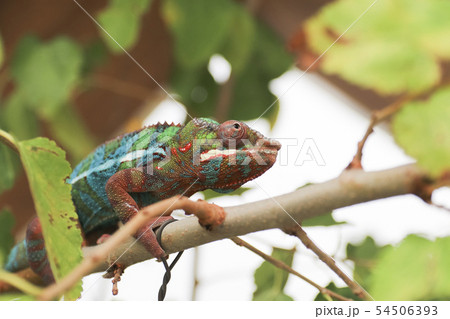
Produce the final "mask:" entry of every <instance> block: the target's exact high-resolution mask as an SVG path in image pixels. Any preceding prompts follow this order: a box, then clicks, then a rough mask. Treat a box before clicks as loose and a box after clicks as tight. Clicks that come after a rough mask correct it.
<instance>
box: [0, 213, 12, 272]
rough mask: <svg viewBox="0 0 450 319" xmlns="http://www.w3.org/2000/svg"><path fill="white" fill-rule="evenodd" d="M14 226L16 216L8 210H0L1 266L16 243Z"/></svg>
mask: <svg viewBox="0 0 450 319" xmlns="http://www.w3.org/2000/svg"><path fill="white" fill-rule="evenodd" d="M13 226H14V216H13V215H12V214H11V213H10V212H9V211H7V210H2V211H0V268H1V267H2V266H3V265H4V264H5V262H6V258H7V257H8V254H9V251H10V250H11V248H12V247H13V245H14V236H13V234H12V228H13Z"/></svg>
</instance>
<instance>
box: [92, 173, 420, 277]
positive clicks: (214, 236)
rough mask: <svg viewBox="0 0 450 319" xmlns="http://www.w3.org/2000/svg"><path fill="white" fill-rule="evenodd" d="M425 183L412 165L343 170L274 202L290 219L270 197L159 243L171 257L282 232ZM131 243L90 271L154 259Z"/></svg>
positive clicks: (180, 227)
mask: <svg viewBox="0 0 450 319" xmlns="http://www.w3.org/2000/svg"><path fill="white" fill-rule="evenodd" d="M426 178H427V176H426V175H425V174H424V173H423V172H422V171H421V170H420V169H419V168H418V167H417V166H416V165H414V164H411V165H405V166H400V167H396V168H392V169H388V170H383V171H377V172H364V171H362V170H348V171H344V172H343V173H342V174H341V175H340V176H339V177H338V178H336V179H333V180H330V181H328V182H325V183H320V184H313V185H310V186H306V187H303V188H301V189H299V190H296V191H294V192H292V193H288V194H284V195H281V196H277V197H274V199H276V201H277V202H278V203H280V204H281V205H282V206H283V207H284V209H285V210H286V211H287V212H288V213H289V215H290V216H289V215H287V214H286V213H285V212H284V210H283V209H282V208H280V206H278V204H277V203H276V202H274V201H273V199H270V198H269V199H265V200H260V201H257V202H253V203H248V204H244V205H239V206H233V207H226V208H225V211H226V212H227V217H226V219H225V222H224V223H223V224H222V225H221V226H219V227H218V228H217V229H215V230H214V231H206V230H205V229H204V228H202V227H201V226H200V225H199V224H198V221H197V219H196V218H186V219H183V220H180V221H177V222H176V223H171V224H170V225H168V226H167V227H166V228H165V229H164V232H163V234H162V243H163V246H164V249H165V251H166V252H167V253H168V254H172V253H175V252H178V251H181V250H185V249H189V248H192V247H196V246H200V245H204V244H207V243H210V242H213V241H216V240H220V239H225V238H230V237H233V236H240V235H245V234H248V233H252V232H256V231H261V230H265V229H271V228H281V229H282V228H287V227H289V226H293V225H295V222H294V221H293V219H295V220H296V221H298V222H301V221H302V220H305V219H308V218H312V217H315V216H320V215H323V214H327V213H329V212H330V211H331V210H334V209H336V208H341V207H346V206H351V205H354V204H358V203H364V202H367V201H371V200H376V199H380V198H386V197H392V196H397V195H403V194H416V193H417V192H419V191H420V187H421V185H423V184H422V182H423V180H426ZM134 242H135V240H134V239H132V238H131V237H130V238H129V239H128V240H127V241H126V242H124V243H122V244H121V245H119V246H118V247H117V248H116V249H115V250H114V251H112V252H111V253H110V254H109V257H108V258H107V260H104V261H103V262H102V263H101V264H99V265H98V267H96V268H95V269H94V271H97V272H99V271H104V270H105V269H107V268H108V267H109V265H110V264H109V263H110V262H111V261H113V260H116V259H117V258H118V257H119V256H121V255H122V254H123V255H122V257H121V258H120V259H119V261H120V264H121V265H123V266H130V265H132V264H135V263H138V262H141V261H144V260H147V259H151V258H153V256H151V254H150V253H149V252H147V251H146V250H145V248H144V247H143V246H141V245H140V244H139V243H138V242H136V243H134ZM130 245H132V246H131V247H130ZM95 249H96V247H85V248H83V252H84V254H85V256H89V255H90V254H91V253H92V251H94V250H95ZM125 251H126V253H125Z"/></svg>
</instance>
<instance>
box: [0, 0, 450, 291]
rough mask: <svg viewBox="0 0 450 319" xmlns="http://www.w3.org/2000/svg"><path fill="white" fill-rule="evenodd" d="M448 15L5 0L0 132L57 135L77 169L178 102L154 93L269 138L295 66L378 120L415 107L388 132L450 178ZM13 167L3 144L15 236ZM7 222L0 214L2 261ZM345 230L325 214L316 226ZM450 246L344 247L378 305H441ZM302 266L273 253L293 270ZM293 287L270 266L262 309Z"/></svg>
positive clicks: (264, 274)
mask: <svg viewBox="0 0 450 319" xmlns="http://www.w3.org/2000/svg"><path fill="white" fill-rule="evenodd" d="M90 15H91V16H90ZM449 16H450V2H448V1H443V0H395V1H387V0H379V1H371V0H337V1H327V0H320V1H295V0H282V1H269V0H266V1H264V0H260V1H258V0H248V1H232V0H215V1H210V0H195V1H186V0H153V1H152V0H109V1H87V0H84V1H79V2H75V1H57V0H45V1H33V2H29V1H24V0H16V1H12V0H9V1H2V2H1V3H0V67H1V68H0V127H1V128H2V129H3V130H5V131H8V132H10V133H11V134H13V135H14V136H15V137H16V138H17V139H19V140H27V139H30V138H33V137H36V136H48V137H50V138H52V139H54V140H55V141H56V142H57V144H58V145H60V146H61V147H62V148H63V149H65V150H66V151H67V157H68V159H69V161H70V162H71V163H72V164H76V162H78V161H79V160H80V159H81V158H83V156H85V155H86V154H87V153H88V152H90V151H91V150H92V149H93V148H94V147H95V146H96V145H97V144H99V143H101V142H103V141H104V140H107V139H109V138H111V137H114V136H115V135H118V134H121V133H123V132H127V131H131V130H135V129H137V128H139V127H140V126H141V123H142V119H143V118H144V117H146V115H148V114H149V113H150V112H151V111H152V110H153V109H154V108H155V107H156V106H157V105H158V104H159V103H160V102H161V101H162V100H164V99H167V98H168V97H167V96H166V94H165V92H163V90H162V89H161V88H160V87H159V85H158V84H157V83H160V84H161V85H162V86H163V87H164V89H165V90H166V91H167V92H169V93H170V95H171V97H172V98H174V99H176V100H177V101H179V102H181V103H182V104H183V105H184V107H185V108H186V110H187V112H188V113H189V114H191V115H192V116H202V117H213V118H215V119H217V120H218V121H223V120H226V119H229V118H234V119H239V120H250V119H255V118H258V117H259V116H260V115H262V117H263V118H264V119H266V120H267V121H269V123H270V124H271V126H273V125H274V123H275V122H276V119H277V113H278V108H279V105H278V102H277V100H276V97H275V96H274V95H273V94H272V93H271V91H270V90H269V87H268V85H269V82H270V81H271V80H273V79H275V78H277V77H279V76H280V75H282V74H283V73H284V72H286V71H287V70H288V69H289V68H291V67H293V66H294V65H296V66H297V67H299V68H300V69H302V70H308V71H309V72H316V73H318V74H320V75H321V76H323V77H324V78H326V79H327V80H328V81H329V82H331V83H332V84H334V85H335V86H336V87H338V88H340V89H342V90H343V91H345V92H346V93H347V94H349V95H351V96H352V97H353V98H355V99H357V100H358V101H360V102H361V105H363V107H365V108H367V109H370V110H376V109H380V108H383V107H385V106H387V105H389V104H390V103H393V102H395V101H398V100H399V99H405V97H406V101H407V102H405V103H404V104H405V105H403V107H402V109H401V111H400V112H398V113H397V114H396V115H395V116H394V117H393V119H392V121H391V123H392V132H393V134H394V137H395V139H396V141H397V142H398V144H399V145H400V146H402V147H403V148H404V149H405V151H406V152H407V153H408V154H409V155H411V156H413V157H414V158H415V159H417V161H418V164H419V165H421V166H422V167H423V168H424V169H425V170H427V171H428V172H429V174H430V175H431V176H433V177H436V178H440V177H443V176H448V175H447V174H448V173H449V168H450V147H449V146H450V126H449V125H448V123H450V88H449V86H448V84H449V83H448V82H449V74H450V73H449V70H450V69H449V63H448V60H449V59H450V19H448V17H449ZM94 20H95V21H97V23H96V22H95V21H94ZM336 39H339V41H337V42H336V43H335V41H336ZM332 45H333V47H332V49H329V48H330V46H332ZM324 52H326V54H324V55H323V56H322V54H323V53H324ZM214 55H220V56H222V57H223V58H225V59H226V60H227V61H228V63H229V64H230V66H231V73H230V76H229V77H228V78H227V79H225V80H220V79H215V78H214V77H213V75H212V74H211V72H210V70H209V63H210V60H211V58H212V57H213V56H214ZM319 57H320V60H317V59H318V58H319ZM133 60H134V61H133ZM146 71H148V73H149V74H146ZM149 75H151V77H152V78H153V79H151V78H150V76H149ZM156 82H157V83H156ZM272 104H273V106H272V107H271V108H270V109H269V111H267V112H266V109H267V107H268V106H270V105H272ZM19 163H20V162H19V160H18V157H17V155H16V154H14V153H13V152H12V151H10V150H9V149H8V148H7V147H6V146H4V145H0V165H1V166H0V167H1V173H0V208H2V207H8V209H9V211H12V212H13V213H14V216H15V226H14V228H13V232H14V233H15V234H20V232H23V226H24V224H25V223H26V222H27V221H28V220H29V219H30V216H32V215H33V213H34V208H33V201H32V199H31V196H30V193H29V190H28V189H29V187H28V185H27V182H26V178H25V177H24V174H23V172H22V168H21V165H19ZM12 224H13V221H12V218H11V216H10V214H9V213H7V212H6V211H4V212H2V213H1V214H0V227H1V229H0V230H1V231H0V236H4V237H5V238H3V237H0V244H1V245H0V263H1V262H2V260H3V259H4V257H3V256H4V255H5V252H6V251H7V250H8V249H9V247H10V246H11V245H12V240H11V238H10V237H8V236H7V235H5V234H7V233H9V232H10V229H11V227H12ZM336 224H337V223H336V222H335V221H334V220H333V219H332V217H331V215H329V216H325V217H324V219H320V220H318V221H316V222H314V223H312V224H311V225H307V226H311V227H312V226H317V225H321V226H329V227H333V226H334V225H336ZM17 236H19V235H17ZM448 239H449V238H442V239H438V240H436V241H429V240H427V239H424V238H422V237H418V236H412V235H411V236H409V237H407V238H405V239H404V241H403V242H402V244H401V245H400V246H399V247H390V246H389V247H388V246H384V247H378V246H377V245H376V243H375V242H374V241H373V239H372V238H370V237H368V238H366V240H365V241H364V242H362V243H361V244H360V245H359V246H354V245H351V244H349V245H348V247H347V258H348V259H349V260H351V261H353V262H354V264H355V270H354V276H355V278H356V279H357V280H358V281H359V282H360V283H361V284H362V285H363V286H364V287H367V288H368V289H369V291H370V292H371V293H372V294H373V296H374V297H375V298H377V299H421V300H423V299H425V300H427V299H442V300H444V299H448V298H449V297H450V277H449V276H450V274H449V273H448V271H447V270H448V269H450V257H449V255H448V251H449V249H450V241H449V240H448ZM293 253H294V252H293V251H291V250H282V249H278V248H274V255H275V256H276V257H277V258H279V259H282V260H284V261H285V262H286V263H288V264H289V263H292V254H293ZM405 264H411V265H414V267H411V268H409V269H408V270H405V268H404V265H405ZM417 274H424V275H423V276H422V277H420V278H419V277H418V276H417ZM286 281H287V276H286V275H285V274H284V273H280V272H279V271H277V270H275V269H274V268H273V267H272V266H270V265H265V264H264V265H262V266H261V267H260V268H259V269H258V270H257V271H256V273H255V282H256V285H257V290H256V291H255V294H254V299H257V300H267V299H269V300H289V298H290V297H289V296H287V295H286V294H284V292H283V288H284V285H285V284H286ZM408 281H414V282H415V283H416V286H417V287H416V288H415V289H410V288H411V287H410V286H408ZM405 287H408V289H405ZM329 288H330V289H333V290H335V289H337V288H336V287H335V286H334V284H333V283H330V286H329ZM340 293H343V294H348V295H349V296H351V293H350V292H349V291H347V290H345V289H343V290H342V289H341V290H340ZM320 298H322V297H321V296H318V297H317V299H320Z"/></svg>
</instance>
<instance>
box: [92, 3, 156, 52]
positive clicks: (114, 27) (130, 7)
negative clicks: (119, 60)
mask: <svg viewBox="0 0 450 319" xmlns="http://www.w3.org/2000/svg"><path fill="white" fill-rule="evenodd" d="M150 4H151V1H150V0H112V1H110V3H109V5H108V7H107V8H106V9H105V10H103V11H102V12H101V13H100V14H99V15H98V20H99V23H100V25H101V26H102V27H103V28H104V29H105V30H106V32H107V33H105V32H104V31H103V30H100V34H101V36H102V37H103V39H104V41H105V43H106V44H107V46H108V47H109V49H110V50H111V51H112V52H114V53H122V49H121V48H120V46H119V45H117V43H119V44H120V45H121V46H122V47H123V48H124V49H125V50H127V49H130V48H132V47H133V46H134V45H135V44H136V42H137V39H138V37H139V31H140V26H141V18H142V15H143V14H144V13H145V12H146V11H147V9H148V8H149V7H150ZM111 37H112V38H111ZM116 41H117V43H116Z"/></svg>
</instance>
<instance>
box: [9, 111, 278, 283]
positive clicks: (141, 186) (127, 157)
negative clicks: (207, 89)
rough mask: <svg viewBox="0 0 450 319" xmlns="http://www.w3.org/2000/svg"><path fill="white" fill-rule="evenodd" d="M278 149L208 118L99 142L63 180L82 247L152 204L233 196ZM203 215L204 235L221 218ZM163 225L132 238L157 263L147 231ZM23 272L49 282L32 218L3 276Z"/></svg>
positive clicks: (233, 124)
mask: <svg viewBox="0 0 450 319" xmlns="http://www.w3.org/2000/svg"><path fill="white" fill-rule="evenodd" d="M280 147H281V145H280V143H279V142H277V141H275V140H271V139H268V138H266V137H264V136H263V135H262V134H261V133H259V132H258V131H256V130H253V129H251V128H250V127H249V126H248V125H246V124H245V123H243V122H239V121H235V120H230V121H226V122H224V123H222V124H219V123H218V122H216V121H215V120H212V119H208V118H194V119H192V120H191V121H189V122H188V123H187V124H185V125H180V124H173V123H172V124H168V123H158V124H155V125H151V126H147V127H144V128H142V129H140V130H137V131H135V132H131V133H128V134H124V135H121V136H118V137H117V138H115V139H112V140H110V141H107V142H105V143H104V144H102V145H100V146H99V147H97V148H96V149H95V150H94V151H93V152H92V153H90V154H89V155H88V156H87V157H86V158H85V159H83V160H82V161H81V162H80V163H79V164H78V165H77V166H76V167H75V168H74V170H73V172H72V173H71V175H70V176H69V178H68V179H67V181H66V182H67V183H69V184H71V185H72V190H71V195H72V201H73V203H74V206H75V210H76V213H77V215H78V220H79V225H80V226H81V230H82V234H83V237H84V239H85V242H86V243H87V245H90V244H95V243H98V240H99V238H101V237H102V236H105V234H110V233H112V232H113V231H114V230H115V229H117V227H118V224H119V223H120V222H121V223H126V222H127V221H129V220H130V219H131V218H132V217H133V216H135V215H136V214H138V212H139V210H140V209H141V208H142V207H145V206H148V205H150V204H152V203H155V202H157V201H159V200H162V199H166V198H170V197H172V196H174V195H179V194H182V195H184V196H187V197H189V196H191V195H193V194H194V193H196V192H198V191H202V190H206V189H212V190H214V191H217V192H220V193H227V192H230V191H233V190H235V189H237V188H239V187H240V186H241V185H243V184H244V183H246V182H247V181H250V180H252V179H254V178H256V177H258V176H260V175H261V174H263V173H264V172H265V171H267V170H268V169H269V168H270V167H271V166H273V164H274V163H275V161H276V157H277V153H278V151H279V149H280ZM209 205H214V204H209ZM214 206H215V205H214ZM216 207H218V206H216ZM221 209H222V208H221ZM209 215H210V216H208V218H206V219H203V220H202V219H200V217H199V222H200V224H201V225H202V226H204V227H205V228H206V229H209V230H211V229H212V228H214V227H217V226H218V225H220V224H221V223H222V222H223V220H224V218H225V212H224V211H223V209H222V213H220V211H219V213H218V211H217V210H213V209H212V210H211V211H210V212H209ZM167 218H172V217H170V216H164V217H160V218H158V220H152V221H150V222H149V225H147V226H145V227H142V228H141V229H139V230H138V231H137V233H136V234H135V235H134V236H135V238H137V239H138V240H139V241H140V242H141V243H142V244H143V245H144V247H145V248H146V249H147V250H148V251H149V252H150V253H151V254H152V255H153V256H154V257H156V258H157V259H161V258H166V257H167V256H166V254H165V252H164V250H163V249H162V248H161V247H160V245H159V244H158V242H157V240H156V237H155V233H154V230H155V229H156V228H157V227H158V226H160V225H161V224H162V222H164V221H166V220H167ZM149 226H151V227H149ZM149 228H150V230H149ZM106 236H108V235H106ZM28 267H30V268H31V269H32V271H33V272H35V273H36V274H37V275H38V276H39V277H40V278H41V279H42V281H43V282H44V284H47V285H48V284H51V283H53V282H54V281H55V279H54V276H53V274H52V271H51V268H50V264H49V261H48V258H47V253H46V250H45V243H44V239H43V235H42V228H41V225H40V222H39V219H38V218H37V217H36V218H35V219H33V220H32V221H31V222H30V224H29V225H28V227H27V232H26V237H25V239H24V240H23V241H22V242H20V243H19V244H17V245H16V246H15V247H14V248H13V249H12V250H11V253H10V254H9V256H8V258H7V263H6V266H5V269H6V270H8V271H11V272H17V271H19V270H22V269H25V268H28Z"/></svg>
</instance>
